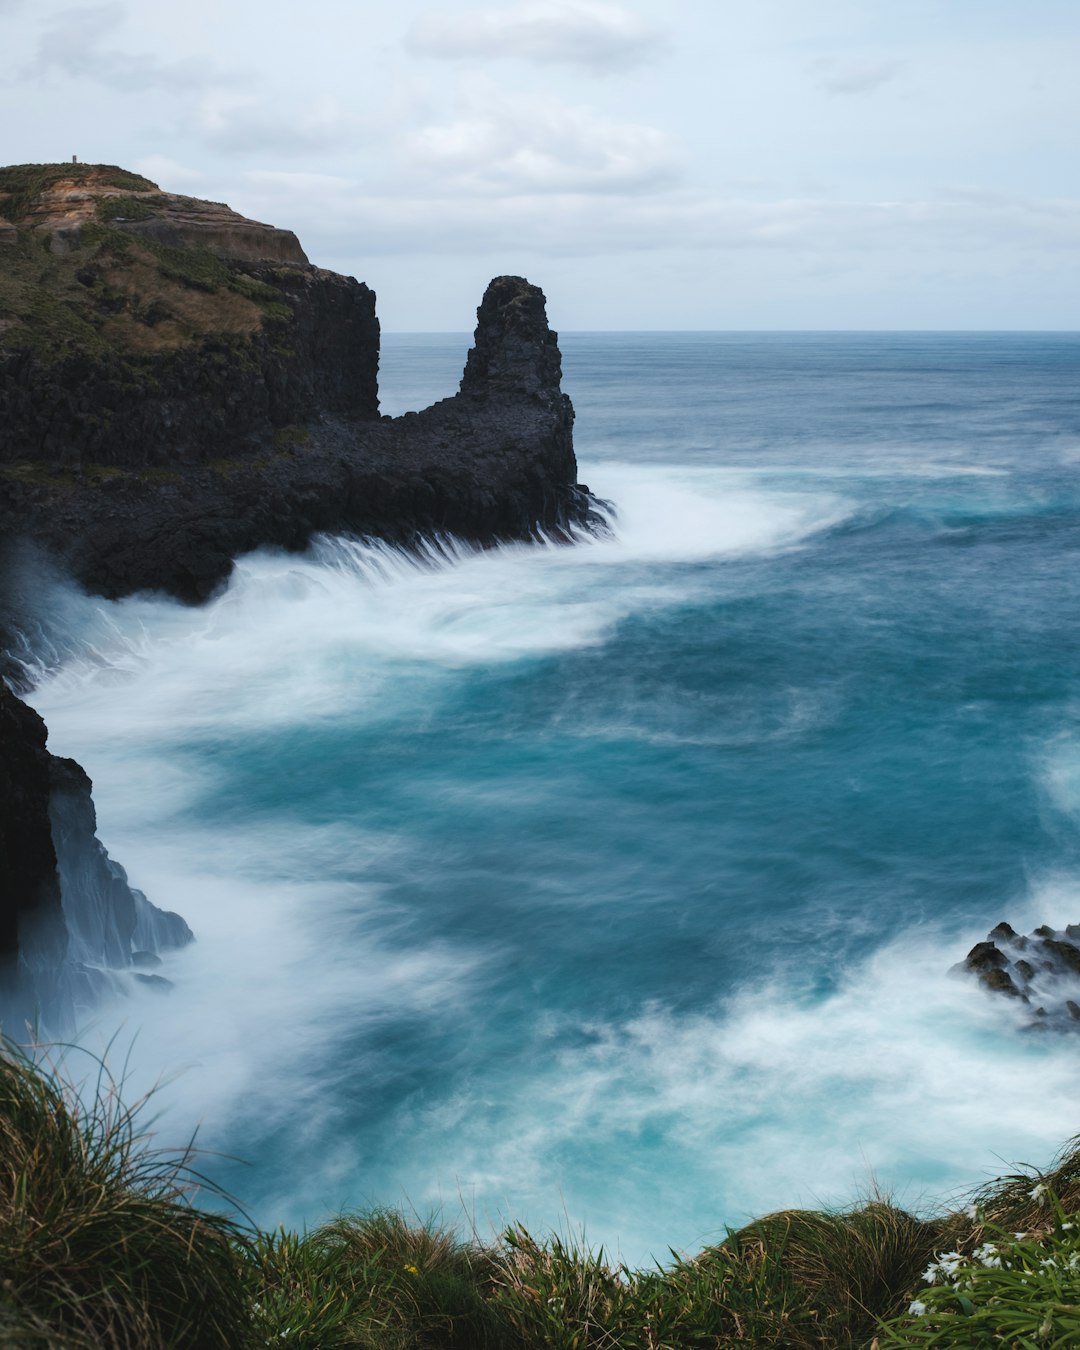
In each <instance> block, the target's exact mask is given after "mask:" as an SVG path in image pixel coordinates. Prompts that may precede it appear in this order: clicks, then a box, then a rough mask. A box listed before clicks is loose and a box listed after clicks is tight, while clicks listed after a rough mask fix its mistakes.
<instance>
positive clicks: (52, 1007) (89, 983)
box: [0, 683, 191, 1035]
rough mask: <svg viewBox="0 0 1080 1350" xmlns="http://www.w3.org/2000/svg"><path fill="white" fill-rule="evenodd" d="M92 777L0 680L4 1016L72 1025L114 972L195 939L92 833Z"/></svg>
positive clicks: (12, 1027)
mask: <svg viewBox="0 0 1080 1350" xmlns="http://www.w3.org/2000/svg"><path fill="white" fill-rule="evenodd" d="M90 792H91V785H90V780H89V778H88V777H87V776H86V774H85V773H84V772H83V770H82V769H81V768H80V767H79V765H78V764H76V763H75V762H74V761H73V760H70V759H58V758H57V757H56V756H55V755H51V754H50V753H49V751H48V750H47V749H46V746H45V724H44V722H42V720H41V718H40V717H39V716H38V714H37V713H36V712H34V710H33V709H32V708H28V707H27V706H26V704H24V703H23V702H21V700H19V699H18V698H16V697H15V695H14V694H13V693H12V692H11V691H10V690H9V689H8V688H7V686H6V685H4V684H3V683H0V942H2V947H0V1024H2V1026H3V1029H4V1030H5V1031H6V1032H7V1033H8V1034H9V1035H15V1034H18V1033H19V1032H20V1030H21V1028H22V1027H23V1026H24V1025H26V1024H27V1023H30V1022H36V1021H38V1020H39V1019H40V1022H41V1023H42V1024H44V1026H45V1027H47V1029H48V1030H49V1031H50V1032H51V1033H52V1034H64V1033H66V1032H68V1031H70V1030H71V1029H72V1027H73V1026H74V1025H75V1023H76V1021H77V1019H78V1017H79V1016H80V1015H81V1014H83V1013H85V1012H87V1011H89V1010H90V1009H91V1008H92V1007H93V1006H94V1003H95V1001H96V1000H97V999H98V998H99V997H100V995H101V994H102V992H103V991H104V990H106V989H122V987H123V986H122V984H121V983H120V982H119V981H118V980H117V977H116V976H115V975H114V974H113V972H118V971H126V970H129V969H130V968H131V967H132V965H133V964H134V958H133V952H134V951H138V952H139V954H140V957H142V958H143V961H141V962H140V964H143V963H144V962H145V958H146V957H147V956H150V957H151V958H152V959H157V958H156V957H153V953H154V952H156V951H162V950H166V949H168V948H171V947H178V946H182V945H183V944H184V943H186V942H190V941H191V930H190V929H189V928H188V926H187V924H186V923H185V922H184V921H183V919H181V918H180V916H179V915H177V914H168V913H165V912H164V911H162V910H159V909H157V908H156V907H155V906H154V905H152V904H150V902H149V901H148V900H147V899H146V896H145V895H143V894H142V892H141V891H137V890H134V889H132V888H131V887H130V886H129V885H128V882H127V874H126V873H125V872H124V869H123V868H122V867H121V866H120V865H119V864H118V863H115V862H113V860H112V859H111V858H110V857H109V855H108V854H107V853H106V852H105V849H104V848H103V847H102V845H101V842H100V841H99V840H98V838H97V834H96V829H97V821H96V819H95V813H94V805H93V801H92V799H91V795H90Z"/></svg>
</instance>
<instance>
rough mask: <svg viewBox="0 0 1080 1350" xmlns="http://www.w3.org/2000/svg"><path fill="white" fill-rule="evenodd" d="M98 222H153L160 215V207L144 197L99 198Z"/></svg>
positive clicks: (97, 208)
mask: <svg viewBox="0 0 1080 1350" xmlns="http://www.w3.org/2000/svg"><path fill="white" fill-rule="evenodd" d="M96 211H97V218H98V220H104V221H112V220H153V219H154V218H155V217H156V216H160V215H161V207H160V205H158V204H157V203H156V202H154V201H153V200H149V201H148V200H147V199H146V198H145V197H101V198H99V200H98V203H97V207H96Z"/></svg>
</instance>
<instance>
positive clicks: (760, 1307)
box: [0, 1046, 1080, 1350]
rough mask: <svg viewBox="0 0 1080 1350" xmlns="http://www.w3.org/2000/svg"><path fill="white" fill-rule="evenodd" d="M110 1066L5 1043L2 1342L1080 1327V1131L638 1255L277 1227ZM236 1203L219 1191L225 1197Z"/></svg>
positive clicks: (656, 1338) (714, 1343) (988, 1337)
mask: <svg viewBox="0 0 1080 1350" xmlns="http://www.w3.org/2000/svg"><path fill="white" fill-rule="evenodd" d="M193 1162H194V1158H193V1155H192V1153H191V1151H190V1149H185V1150H181V1152H180V1153H179V1154H178V1155H176V1156H172V1155H168V1154H163V1153H162V1152H160V1151H159V1150H157V1149H156V1148H154V1147H153V1145H152V1142H151V1140H150V1138H149V1136H148V1135H146V1134H145V1133H144V1132H143V1129H142V1127H141V1126H140V1124H139V1108H138V1107H136V1108H135V1109H128V1108H126V1107H125V1106H124V1105H123V1104H122V1102H121V1100H120V1097H119V1095H118V1093H117V1090H116V1087H115V1085H114V1084H113V1083H112V1082H111V1080H110V1079H109V1078H108V1076H107V1075H106V1074H105V1073H104V1072H103V1071H99V1072H97V1074H96V1078H95V1077H93V1076H92V1077H91V1081H90V1084H89V1088H87V1087H86V1086H85V1085H84V1087H83V1089H82V1091H81V1092H78V1091H76V1090H75V1088H73V1087H72V1086H71V1085H70V1083H69V1082H67V1081H65V1079H63V1078H62V1077H60V1076H59V1075H58V1074H57V1073H55V1072H52V1071H50V1070H49V1069H48V1068H43V1067H42V1066H40V1065H38V1064H35V1063H33V1062H31V1061H30V1060H29V1059H28V1058H26V1057H25V1056H24V1055H23V1054H22V1053H20V1052H19V1051H18V1050H16V1049H14V1048H12V1047H7V1046H5V1047H3V1048H2V1049H0V1344H3V1345H4V1346H5V1347H12V1348H13V1350H91V1347H94V1348H96V1350H164V1348H165V1347H191V1348H192V1350H204V1347H206V1348H210V1347H216V1346H221V1347H228V1350H249V1348H251V1350H254V1347H267V1346H291V1347H298V1348H300V1350H334V1348H335V1347H338V1348H340V1350H346V1348H347V1347H355V1348H356V1350H376V1348H377V1350H682V1347H688V1348H689V1347H698V1348H701V1347H712V1348H713V1350H725V1348H726V1347H735V1346H748V1347H776V1348H777V1350H781V1348H784V1350H810V1347H839V1348H841V1350H844V1348H847V1350H871V1348H872V1347H873V1348H876V1350H915V1348H916V1347H946V1348H949V1347H956V1348H957V1350H982V1348H983V1347H987V1348H989V1347H992V1346H1020V1347H1026V1348H1027V1350H1055V1348H1062V1350H1063V1348H1064V1347H1066V1346H1076V1345H1078V1344H1080V1148H1078V1146H1077V1145H1076V1143H1075V1142H1074V1144H1073V1145H1072V1146H1071V1147H1070V1149H1069V1150H1067V1151H1066V1152H1065V1153H1064V1155H1063V1156H1062V1157H1061V1159H1060V1160H1059V1161H1058V1162H1057V1163H1056V1165H1055V1166H1054V1167H1053V1168H1052V1169H1051V1170H1050V1171H1049V1172H1047V1173H1046V1174H1045V1175H1039V1174H1033V1175H1019V1176H1012V1177H1005V1178H1003V1179H1001V1180H1000V1181H997V1182H994V1183H991V1184H990V1185H989V1186H987V1187H985V1188H984V1189H983V1190H982V1191H981V1192H980V1193H979V1194H978V1195H977V1196H976V1197H975V1199H974V1201H973V1203H972V1205H971V1206H969V1207H968V1208H967V1209H965V1210H961V1211H955V1212H951V1213H947V1214H943V1215H940V1216H938V1217H936V1218H929V1219H919V1218H917V1217H915V1216H913V1215H910V1214H908V1213H906V1212H904V1211H903V1210H901V1209H898V1208H897V1207H896V1206H894V1205H892V1204H890V1203H888V1202H887V1201H886V1200H883V1199H873V1200H871V1201H870V1202H868V1203H866V1204H863V1205H860V1206H858V1207H857V1208H854V1209H852V1210H850V1211H846V1212H844V1213H826V1212H823V1211H808V1210H788V1211H784V1212H781V1213H778V1214H772V1215H769V1216H767V1217H766V1218H763V1219H761V1220H758V1221H757V1222H755V1223H752V1224H749V1225H747V1226H746V1227H744V1228H742V1229H739V1230H738V1231H733V1232H729V1233H728V1236H727V1238H726V1239H725V1240H724V1241H723V1242H721V1243H719V1244H718V1245H717V1246H715V1247H709V1248H706V1249H705V1250H704V1251H703V1252H701V1253H699V1254H698V1255H697V1256H694V1257H683V1256H677V1255H674V1254H673V1259H672V1260H671V1262H670V1263H668V1264H666V1265H663V1266H656V1267H655V1268H652V1269H647V1270H630V1269H628V1268H627V1267H626V1266H624V1265H622V1264H620V1263H617V1262H614V1261H612V1260H611V1259H610V1258H609V1257H608V1256H606V1255H605V1253H604V1252H603V1251H594V1250H590V1249H589V1248H588V1247H587V1246H585V1245H584V1244H574V1243H568V1242H565V1241H563V1240H562V1239H559V1238H556V1237H549V1238H546V1239H544V1240H538V1239H536V1238H535V1237H533V1236H532V1235H531V1234H529V1233H528V1232H526V1231H525V1230H524V1229H523V1228H520V1227H518V1228H514V1229H511V1230H509V1231H508V1232H506V1233H504V1234H503V1235H502V1237H501V1238H499V1239H497V1240H494V1241H492V1242H488V1243H482V1242H480V1241H479V1240H478V1239H476V1238H475V1237H462V1236H460V1235H458V1234H456V1233H454V1232H452V1231H449V1230H447V1229H445V1228H442V1227H440V1226H439V1225H437V1224H435V1223H430V1224H426V1225H425V1224H421V1223H418V1222H415V1221H409V1220H407V1219H406V1218H405V1217H404V1216H402V1215H401V1214H399V1213H396V1212H395V1211H391V1210H382V1211H376V1212H374V1213H369V1214H364V1215H346V1216H343V1217H341V1218H338V1219H335V1220H333V1221H332V1222H330V1223H327V1224H325V1225H323V1226H322V1227H320V1228H317V1229H316V1230H315V1231H313V1232H310V1233H305V1234H303V1235H299V1234H296V1233H290V1232H286V1231H284V1230H278V1231H277V1232H274V1233H261V1232H257V1231H254V1230H252V1229H250V1228H249V1227H246V1226H244V1225H242V1224H241V1223H240V1222H239V1221H237V1220H235V1219H231V1218H228V1217H225V1216H223V1215H222V1214H221V1213H219V1212H208V1211H205V1210H203V1209H200V1208H199V1207H197V1206H196V1205H195V1204H194V1203H193V1200H192V1194H193V1190H194V1188H195V1187H197V1186H198V1185H199V1184H200V1178H199V1177H198V1175H197V1173H196V1172H194V1171H193ZM215 1198H216V1200H217V1202H218V1203H219V1204H220V1202H221V1199H222V1197H220V1196H217V1197H215Z"/></svg>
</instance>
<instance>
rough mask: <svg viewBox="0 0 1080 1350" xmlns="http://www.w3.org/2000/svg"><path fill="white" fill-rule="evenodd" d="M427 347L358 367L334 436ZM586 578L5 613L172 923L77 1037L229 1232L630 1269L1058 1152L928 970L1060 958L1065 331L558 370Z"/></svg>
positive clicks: (1028, 1046) (405, 391)
mask: <svg viewBox="0 0 1080 1350" xmlns="http://www.w3.org/2000/svg"><path fill="white" fill-rule="evenodd" d="M466 347H467V339H465V338H464V337H455V336H451V335H441V336H435V335H432V336H411V337H410V336H398V337H395V336H393V335H391V336H389V337H388V338H387V339H386V341H385V351H384V359H383V377H382V384H383V407H384V410H385V411H389V412H394V413H396V412H399V411H402V410H404V409H405V408H408V407H419V406H423V404H425V403H427V402H429V401H431V400H432V399H434V398H436V397H439V396H442V395H444V394H446V393H448V392H450V391H451V390H452V389H453V388H454V386H455V385H456V381H457V378H458V376H459V374H460V368H461V365H462V363H463V360H464V354H465V350H466ZM562 347H563V352H564V387H565V388H566V389H567V391H568V392H569V393H570V395H571V397H572V398H573V400H574V404H575V407H576V409H577V413H578V422H577V428H576V444H577V450H578V457H579V460H580V463H581V476H582V479H583V481H585V482H587V483H589V485H590V486H591V487H592V489H593V490H594V491H595V492H597V493H598V494H599V495H601V496H603V497H605V498H608V499H610V500H611V501H612V502H613V503H614V504H615V506H616V508H617V511H618V518H617V522H616V528H615V537H614V538H613V539H610V540H602V541H590V540H583V541H582V542H581V543H579V544H578V545H576V546H574V547H571V548H565V547H544V546H537V547H526V546H514V547H508V548H506V549H503V550H498V551H495V552H492V553H488V554H483V555H477V554H474V553H471V552H470V551H468V550H465V549H461V548H459V547H457V546H455V545H453V544H452V542H444V543H443V545H441V546H440V547H433V548H432V551H431V553H430V555H429V556H428V557H426V558H421V559H408V558H403V557H401V556H399V555H396V554H393V553H392V552H389V551H388V550H385V549H381V548H378V547H373V546H365V545H361V544H357V543H350V542H349V541H338V540H322V541H319V543H318V544H317V545H316V546H315V548H314V549H313V550H312V551H311V553H310V554H309V555H305V556H304V557H301V558H298V557H283V556H280V555H256V556H254V557H252V558H248V559H245V560H243V562H242V563H241V565H240V567H239V568H238V571H237V575H236V577H235V579H234V582H233V584H232V585H231V587H230V589H229V591H228V592H227V593H226V594H225V595H224V596H223V597H221V598H220V599H219V600H217V601H215V602H214V603H213V604H212V605H211V606H209V607H208V608H206V609H203V610H199V611H190V610H184V609H182V608H180V607H178V606H175V605H173V604H171V603H168V602H165V601H161V600H158V599H154V598H145V597H144V598H139V599H134V600H129V601H125V602H122V603H120V604H105V603H102V602H97V601H93V602H90V601H84V600H80V599H79V598H78V597H74V596H72V595H70V594H64V595H57V596H56V597H54V604H53V606H52V609H53V613H54V615H57V616H61V615H62V616H63V617H62V618H59V617H58V618H56V619H55V620H54V624H55V626H56V627H57V628H58V629H59V628H62V629H64V632H65V634H66V636H65V641H66V643H67V646H68V648H69V650H70V655H69V657H68V659H67V660H66V662H65V663H64V664H63V665H62V666H61V667H60V669H59V670H56V671H54V672H53V673H52V674H50V675H49V676H48V677H47V678H46V679H45V680H44V682H43V683H42V685H41V686H40V687H39V689H38V690H37V692H36V695H35V699H34V701H35V703H36V704H37V706H38V707H39V708H40V709H41V710H42V711H43V712H44V713H45V715H46V718H47V720H48V722H49V725H50V728H51V734H52V742H51V743H52V746H53V749H54V750H56V751H57V752H58V753H67V754H73V755H75V756H76V757H78V758H80V759H81V760H82V761H83V762H84V763H85V764H86V766H87V768H88V770H89V772H90V773H91V775H92V776H93V778H94V780H95V796H96V799H97V802H98V810H99V818H100V833H101V835H102V838H103V839H104V840H105V842H106V844H107V845H108V847H109V848H110V850H111V851H112V852H113V854H114V855H115V856H117V857H119V858H120V859H121V860H122V861H123V862H124V863H125V864H126V865H127V866H128V869H129V871H130V873H131V875H132V880H133V881H134V883H135V884H137V885H140V886H141V887H142V888H143V889H144V890H146V891H147V893H148V894H149V895H150V897H151V898H152V899H153V900H154V901H155V902H156V903H158V904H161V905H164V906H166V907H169V908H175V909H178V910H179V911H180V912H181V913H183V914H184V915H185V917H187V918H188V920H189V922H190V923H191V925H192V927H193V928H194V929H195V931H196V933H197V935H198V937H199V941H198V943H197V944H196V946H195V947H194V948H192V949H191V950H190V951H189V952H187V953H183V954H180V955H178V956H176V957H175V958H171V960H170V966H169V969H168V970H167V972H166V973H167V974H169V975H170V977H171V978H172V979H173V980H174V981H175V988H174V991H173V993H172V994H171V996H170V997H169V998H168V999H164V1000H162V999H158V1000H155V999H152V998H149V997H147V998H144V999H142V1000H139V999H135V1000H130V1001H128V1002H127V1003H125V1004H124V1005H122V1006H120V1007H118V1008H117V1009H113V1010H107V1011H106V1012H104V1013H103V1014H102V1015H101V1017H100V1019H99V1020H98V1023H97V1024H96V1025H95V1027H93V1028H90V1029H88V1030H87V1032H86V1036H85V1039H86V1040H87V1041H88V1042H89V1043H91V1044H94V1043H101V1042H102V1041H103V1040H105V1039H106V1038H107V1037H108V1036H109V1035H111V1034H112V1033H113V1032H114V1031H115V1030H116V1028H117V1026H118V1025H119V1026H120V1027H121V1032H120V1039H121V1041H123V1040H124V1038H127V1040H130V1039H131V1037H132V1036H135V1034H136V1032H137V1033H138V1034H137V1038H136V1040H135V1049H134V1051H133V1054H132V1062H133V1065H134V1069H133V1074H134V1081H135V1082H136V1083H139V1084H143V1083H149V1082H150V1081H151V1080H152V1079H153V1078H154V1077H155V1076H156V1075H157V1074H159V1073H164V1074H166V1075H171V1076H174V1077H173V1078H172V1081H171V1082H170V1083H169V1084H168V1085H167V1086H166V1087H165V1088H164V1089H163V1090H162V1094H161V1098H160V1100H161V1102H162V1103H163V1106H164V1115H163V1119H162V1124H161V1126H160V1131H161V1133H162V1135H163V1136H167V1135H168V1131H169V1129H173V1130H175V1131H176V1132H177V1134H178V1136H179V1135H182V1133H183V1131H184V1130H186V1129H189V1128H190V1127H191V1126H192V1125H193V1124H194V1123H196V1122H201V1135H200V1137H201V1140H202V1142H203V1144H204V1145H205V1146H206V1147H208V1148H210V1149H213V1150H218V1151H220V1152H221V1153H224V1154H229V1155H235V1156H236V1157H238V1158H241V1159H243V1160H244V1163H243V1165H241V1164H240V1163H238V1162H234V1161H229V1160H228V1159H225V1158H215V1159H212V1160H210V1162H209V1164H208V1170H209V1171H211V1172H213V1173H214V1174H215V1175H216V1176H218V1177H219V1178H220V1179H221V1180H222V1181H223V1182H224V1183H225V1184H226V1185H227V1186H229V1188H230V1189H231V1190H232V1191H234V1192H235V1193H236V1194H237V1195H238V1196H240V1197H241V1199H242V1200H243V1201H244V1202H245V1204H246V1205H247V1207H248V1209H249V1210H250V1211H251V1212H252V1213H253V1214H254V1215H255V1217H256V1218H258V1219H259V1220H261V1221H263V1222H265V1223H275V1222H278V1221H280V1220H284V1221H286V1222H292V1223H303V1222H308V1223H315V1222H317V1221H318V1220H319V1219H320V1218H323V1217H325V1216H326V1215H327V1214H328V1213H331V1212H333V1211H335V1210H337V1209H339V1208H341V1207H349V1206H357V1205H364V1204H370V1203H391V1204H402V1203H404V1204H408V1205H411V1206H412V1207H414V1208H415V1209H416V1210H417V1211H418V1212H420V1213H427V1212H429V1210H431V1209H432V1208H434V1207H438V1208H440V1209H441V1212H442V1214H443V1216H444V1217H445V1218H447V1219H449V1220H455V1221H456V1220H458V1219H460V1218H461V1216H462V1213H463V1211H464V1213H465V1215H466V1216H467V1217H468V1219H469V1220H470V1221H472V1222H474V1223H475V1224H476V1226H477V1227H478V1228H479V1229H480V1230H481V1231H482V1232H486V1231H488V1230H489V1228H491V1227H492V1226H498V1225H499V1224H500V1223H503V1222H506V1221H509V1220H511V1219H515V1220H517V1219H520V1220H523V1221H525V1222H527V1223H529V1224H531V1225H533V1226H534V1227H535V1228H537V1229H549V1228H552V1227H558V1228H561V1229H567V1228H569V1229H570V1230H571V1231H578V1230H579V1229H580V1228H582V1227H584V1229H585V1231H586V1234H587V1235H588V1237H590V1238H591V1239H593V1240H595V1241H597V1242H601V1241H602V1242H604V1243H605V1244H606V1245H607V1246H608V1247H609V1248H611V1249H613V1250H618V1251H621V1252H622V1253H623V1254H624V1255H625V1256H626V1257H627V1259H629V1260H632V1261H644V1260H645V1259H647V1257H648V1256H649V1254H650V1253H656V1254H657V1255H661V1256H662V1255H663V1254H664V1253H665V1252H666V1249H667V1247H668V1246H669V1245H673V1246H678V1247H684V1248H693V1247H696V1246H697V1245H699V1244H700V1243H701V1242H703V1241H707V1240H709V1238H711V1237H715V1236H716V1234H717V1233H718V1232H719V1231H721V1230H722V1227H723V1225H724V1224H725V1223H738V1222H740V1221H742V1220H743V1219H744V1218H745V1217H746V1216H747V1215H748V1214H753V1213H760V1212H762V1211H764V1210H766V1209H768V1208H771V1207H776V1206H780V1205H789V1204H795V1203H817V1202H819V1201H843V1200H846V1199H850V1198H851V1197H852V1196H854V1195H855V1193H856V1192H857V1191H859V1190H860V1189H862V1190H865V1189H866V1188H867V1187H868V1186H869V1185H870V1184H872V1182H874V1181H876V1182H877V1183H878V1184H880V1185H881V1186H883V1187H885V1188H888V1189H892V1190H893V1191H894V1192H896V1193H897V1194H898V1195H899V1197H900V1198H901V1199H902V1200H904V1201H905V1202H907V1203H910V1204H919V1203H929V1201H930V1199H932V1198H935V1197H939V1196H942V1195H947V1194H949V1193H950V1192H952V1191H954V1190H955V1189H956V1188H957V1187H963V1186H965V1185H970V1184H973V1183H977V1182H978V1181H980V1180H982V1179H983V1178H984V1177H985V1176H987V1175H993V1174H996V1173H997V1172H998V1171H1000V1170H1002V1168H1003V1166H1004V1167H1008V1166H1011V1165H1012V1164H1013V1163H1014V1162H1019V1161H1031V1162H1035V1163H1039V1162H1045V1161H1046V1160H1047V1159H1048V1157H1049V1155H1050V1154H1051V1153H1052V1152H1053V1151H1054V1149H1056V1148H1057V1146H1058V1145H1060V1144H1061V1143H1062V1142H1063V1141H1064V1139H1065V1138H1066V1137H1067V1136H1069V1135H1071V1134H1073V1133H1076V1132H1077V1131H1078V1130H1080V1045H1078V1044H1077V1043H1076V1042H1074V1041H1073V1040H1072V1039H1070V1038H1057V1037H1051V1038H1044V1039H1039V1038H1037V1037H1033V1036H1031V1035H1030V1034H1026V1033H1024V1032H1023V1031H1022V1030H1021V1029H1020V1028H1019V1026H1018V1024H1017V1023H1016V1022H1015V1021H1014V1019H1013V1014H1012V1011H1011V1010H1010V1009H1009V1008H1008V1007H1007V1006H997V1005H995V1004H994V1002H993V1001H992V1000H991V999H989V998H985V997H983V996H982V995H981V994H980V993H979V992H978V991H977V990H975V989H973V988H971V987H970V986H969V985H967V984H966V983H964V982H962V981H958V980H956V979H954V978H950V977H949V975H948V968H949V967H950V966H951V965H952V964H953V963H954V962H955V961H957V960H959V959H960V958H961V957H962V956H963V954H964V952H965V951H966V950H967V948H968V947H969V946H970V945H971V944H972V943H973V942H974V941H976V940H978V939H980V938H981V937H982V936H983V935H984V934H985V932H986V931H987V930H988V929H989V928H990V927H991V926H992V925H993V924H994V923H996V922H998V920H1000V919H1002V918H1007V919H1009V921H1010V922H1012V923H1013V924H1014V926H1016V927H1017V928H1021V927H1023V926H1025V925H1028V926H1033V925H1034V924H1036V923H1040V922H1044V921H1049V922H1052V923H1057V924H1064V923H1066V922H1075V921H1080V830H1078V824H1080V815H1078V813H1080V734H1078V719H1077V714H1078V711H1080V587H1078V586H1077V583H1076V569H1077V565H1078V563H1080V335H1072V334H985V335H959V334H956V335H950V334H945V335H942V334H901V335H896V334H888V335H886V334H881V335H875V334H824V335H823V334H685V335H680V334H659V335H658V334H569V335H566V336H564V338H563V341H562Z"/></svg>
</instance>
